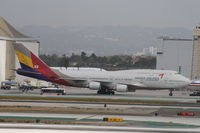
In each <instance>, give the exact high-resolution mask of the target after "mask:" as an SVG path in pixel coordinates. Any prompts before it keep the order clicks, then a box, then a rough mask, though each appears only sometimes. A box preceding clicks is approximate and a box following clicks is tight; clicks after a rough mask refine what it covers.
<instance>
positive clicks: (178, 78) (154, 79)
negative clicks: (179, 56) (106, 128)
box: [54, 67, 191, 89]
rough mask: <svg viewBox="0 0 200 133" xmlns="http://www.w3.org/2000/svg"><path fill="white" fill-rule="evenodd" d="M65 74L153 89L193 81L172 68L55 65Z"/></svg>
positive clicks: (185, 84)
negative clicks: (60, 66) (106, 67)
mask: <svg viewBox="0 0 200 133" xmlns="http://www.w3.org/2000/svg"><path fill="white" fill-rule="evenodd" d="M54 69H57V70H59V71H60V72H61V73H63V74H64V75H67V76H69V77H72V78H74V79H80V80H85V81H87V82H92V81H96V82H105V83H112V84H124V85H132V86H136V87H141V88H151V89H172V88H181V87H184V86H187V85H188V84H189V83H190V82H191V81H190V80H189V79H187V78H186V77H184V76H182V75H180V74H178V73H177V72H175V71H170V70H148V69H147V70H137V69H136V70H120V71H106V70H103V69H98V68H91V69H90V68H88V69H86V68H79V69H78V68H76V69H72V68H71V69H66V68H58V67H56V68H55V67H54Z"/></svg>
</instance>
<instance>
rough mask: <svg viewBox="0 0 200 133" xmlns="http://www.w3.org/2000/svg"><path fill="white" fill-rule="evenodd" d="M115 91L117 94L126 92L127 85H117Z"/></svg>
mask: <svg viewBox="0 0 200 133" xmlns="http://www.w3.org/2000/svg"><path fill="white" fill-rule="evenodd" d="M116 91H118V92H127V91H128V86H127V85H122V84H117V85H116Z"/></svg>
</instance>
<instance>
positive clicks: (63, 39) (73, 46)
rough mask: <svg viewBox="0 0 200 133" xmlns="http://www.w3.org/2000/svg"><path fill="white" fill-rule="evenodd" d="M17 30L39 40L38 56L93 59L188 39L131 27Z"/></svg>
mask: <svg viewBox="0 0 200 133" xmlns="http://www.w3.org/2000/svg"><path fill="white" fill-rule="evenodd" d="M19 30H20V31H21V32H22V33H24V34H27V35H31V36H34V37H36V36H39V37H40V42H41V53H42V54H60V55H62V54H66V55H71V54H72V53H76V54H77V53H81V51H85V52H87V53H89V54H90V53H95V54H97V55H100V56H103V55H119V54H133V53H134V52H137V51H141V50H142V49H143V48H145V47H149V46H157V45H158V41H157V37H159V36H170V37H177V38H192V30H187V29H184V28H163V29H161V28H148V27H147V28H141V27H131V26H102V27H81V26H80V27H78V26H77V27H70V26H64V27H58V28H52V27H47V26H26V27H22V28H19Z"/></svg>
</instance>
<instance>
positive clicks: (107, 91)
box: [97, 88, 115, 95]
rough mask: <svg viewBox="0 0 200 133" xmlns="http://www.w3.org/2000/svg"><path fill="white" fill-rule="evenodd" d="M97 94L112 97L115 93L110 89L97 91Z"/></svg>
mask: <svg viewBox="0 0 200 133" xmlns="http://www.w3.org/2000/svg"><path fill="white" fill-rule="evenodd" d="M97 94H107V95H114V94H115V92H114V91H113V90H112V89H108V88H104V89H100V90H98V91H97Z"/></svg>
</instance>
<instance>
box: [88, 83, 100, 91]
mask: <svg viewBox="0 0 200 133" xmlns="http://www.w3.org/2000/svg"><path fill="white" fill-rule="evenodd" d="M100 88H101V84H100V83H99V82H90V83H89V89H91V90H99V89H100Z"/></svg>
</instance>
